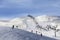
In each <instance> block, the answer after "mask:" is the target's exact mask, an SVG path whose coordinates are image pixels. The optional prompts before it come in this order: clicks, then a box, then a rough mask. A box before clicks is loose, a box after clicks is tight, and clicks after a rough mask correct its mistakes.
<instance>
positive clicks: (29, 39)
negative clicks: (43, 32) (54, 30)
mask: <svg viewBox="0 0 60 40" xmlns="http://www.w3.org/2000/svg"><path fill="white" fill-rule="evenodd" d="M0 40H56V39H53V38H49V37H46V36H42V37H41V36H40V35H37V34H33V33H31V32H27V31H24V30H21V29H11V28H9V27H0Z"/></svg>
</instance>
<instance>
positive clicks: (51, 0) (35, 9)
mask: <svg viewBox="0 0 60 40" xmlns="http://www.w3.org/2000/svg"><path fill="white" fill-rule="evenodd" d="M34 13H35V14H34ZM42 13H43V14H47V13H48V14H52V13H53V14H54V13H55V14H56V13H58V14H59V13H60V0H0V16H4V17H5V16H7V17H12V16H16V15H17V16H18V15H19V14H20V16H21V15H22V14H23V15H25V14H32V15H40V14H42Z"/></svg>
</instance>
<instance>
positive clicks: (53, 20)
mask: <svg viewBox="0 0 60 40" xmlns="http://www.w3.org/2000/svg"><path fill="white" fill-rule="evenodd" d="M35 19H36V21H37V22H38V23H39V25H43V24H44V25H47V24H50V25H59V24H60V17H59V16H47V15H42V16H37V17H35ZM28 24H29V25H30V26H32V25H33V26H35V22H34V21H33V20H32V19H31V18H29V17H23V18H19V17H18V18H13V19H11V20H9V21H4V20H3V21H0V26H12V25H18V26H22V27H26V26H27V25H28Z"/></svg>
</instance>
